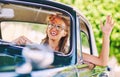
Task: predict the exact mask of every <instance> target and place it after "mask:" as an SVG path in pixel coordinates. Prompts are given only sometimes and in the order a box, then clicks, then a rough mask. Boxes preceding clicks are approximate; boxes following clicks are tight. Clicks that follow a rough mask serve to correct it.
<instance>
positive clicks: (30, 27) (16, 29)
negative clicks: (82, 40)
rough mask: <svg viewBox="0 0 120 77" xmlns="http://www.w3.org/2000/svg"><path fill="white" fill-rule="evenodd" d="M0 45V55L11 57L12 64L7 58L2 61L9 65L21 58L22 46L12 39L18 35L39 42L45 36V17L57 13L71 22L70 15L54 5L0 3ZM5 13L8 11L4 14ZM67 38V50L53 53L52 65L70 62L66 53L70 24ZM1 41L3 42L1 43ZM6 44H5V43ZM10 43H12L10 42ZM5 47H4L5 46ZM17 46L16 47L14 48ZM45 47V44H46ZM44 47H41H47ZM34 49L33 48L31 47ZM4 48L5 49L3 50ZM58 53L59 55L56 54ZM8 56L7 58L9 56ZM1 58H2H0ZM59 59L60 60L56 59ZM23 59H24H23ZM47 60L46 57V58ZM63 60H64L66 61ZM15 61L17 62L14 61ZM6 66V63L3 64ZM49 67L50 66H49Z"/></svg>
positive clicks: (46, 24) (68, 45)
mask: <svg viewBox="0 0 120 77" xmlns="http://www.w3.org/2000/svg"><path fill="white" fill-rule="evenodd" d="M0 7H1V8H0V10H1V13H0V32H1V34H0V42H1V43H0V45H1V47H0V48H1V50H0V56H1V54H5V55H2V57H5V58H6V55H7V56H9V57H12V58H11V60H12V61H10V62H13V63H12V64H9V61H8V60H4V62H3V63H2V64H3V65H1V66H4V64H7V66H9V65H13V64H17V63H18V62H19V60H17V59H16V57H18V58H20V59H23V56H22V50H23V49H21V48H22V47H23V48H24V46H22V47H19V46H16V45H15V44H14V43H13V40H15V39H16V38H18V37H20V36H25V37H27V38H28V39H29V40H31V41H32V42H33V45H34V44H41V42H42V40H43V39H44V38H45V37H46V35H47V34H46V30H47V28H48V22H47V17H48V16H50V15H59V16H60V17H63V18H64V19H66V20H67V21H68V22H69V23H72V22H71V17H70V15H69V14H68V13H67V12H66V11H64V10H61V9H58V8H54V7H49V6H47V5H46V6H42V5H39V6H38V5H34V6H32V5H30V6H28V5H26V4H22V5H21V4H14V3H7V4H6V3H0ZM6 13H9V15H8V14H6ZM68 29H69V31H68V38H67V43H66V45H67V46H66V47H65V49H66V50H67V54H66V53H62V55H61V53H54V54H55V57H56V56H57V58H55V62H54V63H53V66H54V65H56V66H57V65H58V66H62V65H63V66H64V65H68V64H70V60H71V57H67V56H69V55H68V54H69V53H70V43H71V42H70V40H71V39H70V25H69V27H68ZM2 42H5V44H4V43H2ZM6 42H7V43H8V45H7V43H6ZM10 43H12V44H10ZM5 47H6V48H5ZM16 47H18V48H16ZM46 47H47V46H46ZM46 47H43V48H45V49H47V48H46ZM7 48H8V49H7ZM33 49H34V48H33ZM4 50H5V51H4ZM56 52H59V51H56ZM56 54H59V55H56ZM9 57H8V58H9ZM61 57H62V58H64V59H66V60H68V62H62V60H64V59H62V58H61ZM48 58H49V57H48ZM1 59H2V58H1ZM57 59H58V60H59V59H60V61H58V60H57ZM23 60H24V59H23ZM47 60H48V59H47ZM66 60H65V61H66ZM16 61H17V62H16ZM5 66H6V65H5ZM50 68H51V66H50Z"/></svg>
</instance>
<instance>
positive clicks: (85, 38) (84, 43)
mask: <svg viewBox="0 0 120 77" xmlns="http://www.w3.org/2000/svg"><path fill="white" fill-rule="evenodd" d="M79 36H80V38H81V41H80V42H78V43H81V44H79V45H81V49H80V46H78V49H79V50H81V51H82V52H84V53H88V54H91V51H90V42H89V39H90V36H89V32H88V29H87V26H86V24H85V22H84V21H83V20H82V19H79Z"/></svg>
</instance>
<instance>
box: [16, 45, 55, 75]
mask: <svg viewBox="0 0 120 77" xmlns="http://www.w3.org/2000/svg"><path fill="white" fill-rule="evenodd" d="M22 55H23V57H24V58H25V63H23V64H22V65H21V66H18V67H16V72H17V73H19V74H28V73H30V72H31V71H32V68H34V67H35V68H37V69H40V68H46V67H48V66H49V65H50V64H52V63H53V61H54V53H53V51H52V49H50V48H49V47H48V46H44V45H30V46H27V47H25V48H24V49H23V51H22Z"/></svg>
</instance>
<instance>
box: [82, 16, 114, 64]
mask: <svg viewBox="0 0 120 77" xmlns="http://www.w3.org/2000/svg"><path fill="white" fill-rule="evenodd" d="M100 26H101V30H102V33H103V43H102V49H101V53H100V55H99V57H96V56H93V55H89V54H86V53H83V59H84V60H85V61H88V62H91V63H93V64H95V65H99V66H106V65H107V63H108V59H109V43H110V40H109V37H110V34H111V31H112V29H113V27H114V22H113V21H112V18H111V17H110V16H109V15H108V16H107V17H106V22H105V25H104V26H103V23H102V22H101V24H100Z"/></svg>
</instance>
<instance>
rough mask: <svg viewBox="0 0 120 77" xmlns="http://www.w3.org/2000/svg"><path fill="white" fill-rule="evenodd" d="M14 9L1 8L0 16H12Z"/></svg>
mask: <svg viewBox="0 0 120 77" xmlns="http://www.w3.org/2000/svg"><path fill="white" fill-rule="evenodd" d="M13 17H14V10H13V9H10V8H1V9H0V18H13Z"/></svg>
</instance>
